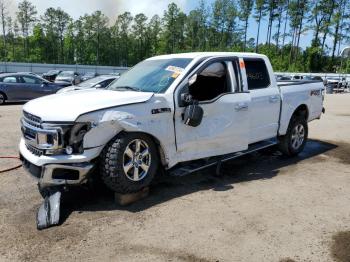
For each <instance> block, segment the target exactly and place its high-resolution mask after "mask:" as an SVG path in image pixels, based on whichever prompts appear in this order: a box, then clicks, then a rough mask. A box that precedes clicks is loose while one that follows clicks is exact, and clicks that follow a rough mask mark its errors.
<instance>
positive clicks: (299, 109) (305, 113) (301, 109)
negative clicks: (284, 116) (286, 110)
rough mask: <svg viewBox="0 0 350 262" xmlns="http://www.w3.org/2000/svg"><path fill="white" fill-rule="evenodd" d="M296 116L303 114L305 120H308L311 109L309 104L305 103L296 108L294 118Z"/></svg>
mask: <svg viewBox="0 0 350 262" xmlns="http://www.w3.org/2000/svg"><path fill="white" fill-rule="evenodd" d="M295 116H301V117H304V119H305V120H307V119H308V118H309V110H308V108H307V106H306V105H305V104H303V105H300V106H298V107H297V109H295V111H294V113H293V115H292V118H293V117H295Z"/></svg>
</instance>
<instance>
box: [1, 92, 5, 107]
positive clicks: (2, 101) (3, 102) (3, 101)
mask: <svg viewBox="0 0 350 262" xmlns="http://www.w3.org/2000/svg"><path fill="white" fill-rule="evenodd" d="M5 102H6V96H5V94H4V93H1V92H0V105H3V104H5Z"/></svg>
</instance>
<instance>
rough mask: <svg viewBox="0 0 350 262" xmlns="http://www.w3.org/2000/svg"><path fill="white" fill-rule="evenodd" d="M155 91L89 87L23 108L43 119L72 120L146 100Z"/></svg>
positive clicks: (44, 98)
mask: <svg viewBox="0 0 350 262" xmlns="http://www.w3.org/2000/svg"><path fill="white" fill-rule="evenodd" d="M152 96H153V93H146V92H134V91H112V90H105V89H88V90H80V91H76V92H67V93H61V94H55V95H50V96H45V97H42V98H38V99H35V100H32V101H30V102H28V103H27V104H25V105H24V107H23V110H24V111H26V112H28V113H30V114H32V115H35V116H38V117H40V118H41V120H42V121H54V122H63V121H67V122H72V121H75V120H76V119H77V118H78V116H80V115H82V114H85V113H88V112H91V111H96V110H100V109H104V108H109V107H115V106H121V105H127V104H133V103H142V102H146V101H147V100H149V99H150V98H151V97H152Z"/></svg>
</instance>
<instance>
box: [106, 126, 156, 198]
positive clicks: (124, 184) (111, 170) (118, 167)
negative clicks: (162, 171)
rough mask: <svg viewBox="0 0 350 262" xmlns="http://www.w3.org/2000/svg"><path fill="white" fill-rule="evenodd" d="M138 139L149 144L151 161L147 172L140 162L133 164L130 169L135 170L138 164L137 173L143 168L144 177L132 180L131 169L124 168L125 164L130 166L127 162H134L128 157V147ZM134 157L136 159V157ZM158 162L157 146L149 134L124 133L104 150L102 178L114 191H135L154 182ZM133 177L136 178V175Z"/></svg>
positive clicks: (123, 192) (122, 192) (124, 192)
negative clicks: (144, 171) (139, 164)
mask: <svg viewBox="0 0 350 262" xmlns="http://www.w3.org/2000/svg"><path fill="white" fill-rule="evenodd" d="M136 140H141V141H143V142H144V143H145V144H144V145H147V146H148V152H149V155H150V156H149V158H148V160H149V159H150V160H149V162H150V163H149V168H148V171H147V172H146V174H144V173H142V172H143V171H142V170H143V169H142V168H141V166H138V164H132V166H131V169H130V171H133V172H135V165H136V166H138V167H137V170H138V171H137V173H139V170H140V168H141V174H143V175H144V177H142V176H141V177H142V178H140V177H139V180H135V181H134V180H131V179H132V178H130V176H131V174H130V173H129V171H127V172H125V171H124V168H125V166H128V165H127V164H129V163H130V162H133V160H131V159H126V158H128V154H127V153H126V150H127V147H128V148H130V147H132V146H133V143H136V142H134V141H136ZM135 146H136V144H135ZM136 151H137V150H135V152H136ZM135 152H134V153H135ZM139 152H140V150H139ZM134 159H136V157H135V158H134ZM138 159H139V158H138ZM142 161H143V160H142ZM133 163H134V162H133ZM158 164H159V157H158V151H157V147H156V145H155V143H154V142H153V140H152V139H151V138H150V137H149V136H147V135H145V134H140V133H124V134H120V135H118V136H117V137H116V138H115V139H114V140H113V141H111V142H110V143H109V144H108V145H107V146H106V148H105V149H104V150H103V152H102V154H101V159H100V171H101V178H102V181H103V182H104V183H105V185H106V186H107V187H108V188H110V189H111V190H113V191H114V192H117V193H121V194H126V193H134V192H137V191H140V190H141V189H142V188H144V187H146V186H148V185H149V184H150V183H151V182H152V180H153V178H154V176H155V175H156V172H157V169H158ZM133 179H135V175H134V177H133Z"/></svg>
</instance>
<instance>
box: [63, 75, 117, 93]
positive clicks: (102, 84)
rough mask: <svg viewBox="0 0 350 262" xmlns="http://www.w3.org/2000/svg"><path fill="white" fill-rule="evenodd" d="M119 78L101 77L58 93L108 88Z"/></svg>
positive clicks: (111, 76)
mask: <svg viewBox="0 0 350 262" xmlns="http://www.w3.org/2000/svg"><path fill="white" fill-rule="evenodd" d="M118 78H119V77H117V76H113V75H101V76H97V77H95V78H92V79H89V80H87V81H84V82H81V83H80V84H78V85H76V86H68V87H65V88H62V89H60V90H58V92H57V93H65V92H70V91H75V90H82V89H88V88H106V87H107V86H108V85H109V84H110V83H112V82H113V81H114V80H115V79H118Z"/></svg>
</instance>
